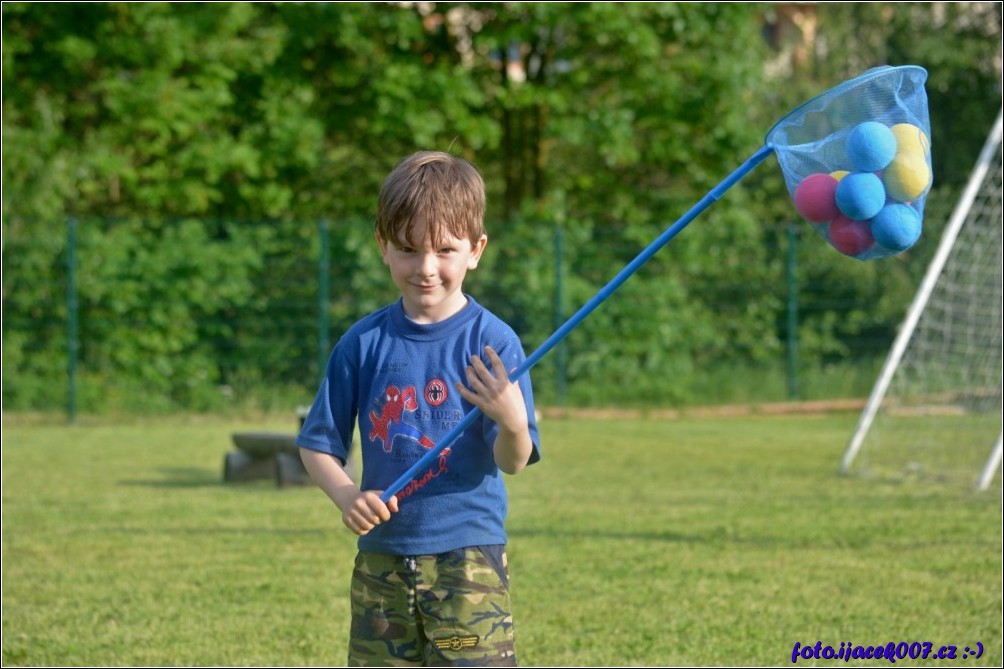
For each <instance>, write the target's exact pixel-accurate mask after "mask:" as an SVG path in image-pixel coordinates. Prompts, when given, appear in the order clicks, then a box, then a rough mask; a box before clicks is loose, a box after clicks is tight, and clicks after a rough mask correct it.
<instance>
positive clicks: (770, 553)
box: [2, 413, 1004, 666]
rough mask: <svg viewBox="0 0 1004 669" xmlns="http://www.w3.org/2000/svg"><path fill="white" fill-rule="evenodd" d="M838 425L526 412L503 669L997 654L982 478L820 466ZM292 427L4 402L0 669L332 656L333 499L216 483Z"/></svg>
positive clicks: (335, 659) (997, 546) (996, 584)
mask: <svg viewBox="0 0 1004 669" xmlns="http://www.w3.org/2000/svg"><path fill="white" fill-rule="evenodd" d="M857 417H858V416H857V414H856V413H844V414H831V415H826V416H804V415H803V416H756V415H753V416H744V417H731V418H715V419H712V418H687V417H684V418H679V419H676V420H661V421H660V420H653V419H640V420H572V419H545V420H544V421H543V422H542V424H541V429H542V432H543V439H544V444H543V454H544V455H543V459H542V460H541V462H540V463H539V464H537V465H534V466H533V467H531V468H530V469H528V470H526V472H524V473H522V474H520V475H519V476H516V477H513V478H510V479H509V481H508V482H509V489H510V517H509V530H510V545H509V559H510V570H511V575H512V594H513V605H514V608H515V616H516V626H517V644H518V652H519V655H520V661H521V664H524V665H550V666H569V665H586V666H604V665H689V664H694V665H705V666H706V665H731V664H738V665H759V666H762V665H791V657H792V649H793V646H794V644H795V643H796V642H799V643H801V644H802V645H803V646H805V645H807V646H812V645H814V644H815V643H816V642H817V641H822V644H823V646H826V645H832V646H833V647H834V648H835V649H838V648H839V646H840V644H841V642H845V643H847V644H852V645H855V646H857V645H861V646H877V645H883V646H884V645H885V644H887V643H888V642H895V643H899V642H907V643H910V642H921V643H923V642H930V643H931V644H932V646H933V649H934V651H935V652H936V651H937V650H938V649H940V647H941V646H957V648H958V649H957V651H956V652H957V655H958V659H956V660H944V661H943V662H944V663H945V664H949V663H950V664H966V665H976V666H994V665H997V666H999V665H1001V664H1002V661H1004V653H1002V614H1001V611H1002V576H1001V575H1002V538H1001V521H1002V509H1001V484H1000V476H999V475H998V477H997V479H996V480H995V482H994V485H993V487H992V489H991V490H990V491H989V492H986V493H977V492H974V491H973V490H972V489H971V488H970V487H966V486H959V485H948V484H945V483H939V482H931V481H923V480H905V481H898V482H897V481H894V480H891V479H889V480H882V479H876V478H858V477H841V476H839V475H837V473H836V471H837V468H838V466H839V463H840V458H841V456H842V455H843V450H844V448H845V446H846V443H847V440H848V438H849V436H850V434H851V432H852V431H853V428H854V425H855V423H856V421H857ZM294 424H295V419H294V418H293V417H290V418H289V419H285V418H277V419H270V420H266V421H259V422H253V423H252V422H249V421H235V420H226V419H222V418H221V419H208V418H192V419H178V420H173V421H171V420H167V419H158V420H156V421H153V422H150V423H144V424H140V423H139V422H138V421H136V422H132V423H123V424H117V425H101V424H82V425H79V426H76V427H67V426H60V425H55V424H49V425H45V424H40V423H35V424H32V423H31V422H29V421H27V420H25V419H23V418H18V417H16V416H14V417H11V416H6V417H5V419H4V433H3V434H4V437H3V449H2V452H3V468H2V473H3V657H2V659H3V665H4V666H13V665H34V666H39V665H72V666H83V665H118V666H125V665H175V666H181V665H318V666H331V665H340V664H343V663H344V658H345V648H346V635H347V632H348V597H347V591H348V582H349V575H350V570H351V564H352V558H353V556H354V554H355V546H354V537H353V536H352V535H351V534H349V532H348V531H347V530H345V529H344V528H343V527H342V525H341V521H340V518H339V516H338V514H337V512H336V510H335V508H334V507H333V506H332V505H331V504H330V503H329V502H328V501H327V500H326V498H325V497H324V496H323V494H322V493H320V492H319V491H318V490H317V489H316V488H314V487H304V488H285V489H278V488H276V487H275V486H274V484H271V483H268V482H260V483H245V484H223V483H222V480H221V478H222V477H221V474H222V465H223V456H224V454H225V453H226V451H228V450H229V449H230V448H231V446H230V433H231V432H235V431H256V430H279V431H284V432H291V431H292V429H293V425H294ZM977 474H978V472H974V473H973V476H974V477H975V476H976V475H977ZM977 642H980V643H982V644H983V647H984V652H983V655H982V657H980V658H979V659H976V658H974V657H971V656H970V657H968V658H967V659H964V660H963V659H962V655H963V653H964V650H963V649H964V648H966V647H970V648H975V647H976V646H975V644H976V643H977ZM833 662H835V660H830V661H826V660H808V661H807V660H802V659H801V658H799V660H798V664H817V665H832V664H833ZM934 662H935V663H936V662H937V661H934ZM841 663H842V662H841ZM885 663H887V661H886V660H878V661H877V660H874V659H872V660H855V661H851V662H850V663H847V664H850V665H858V666H861V665H864V666H876V664H885ZM923 663H924V662H923V661H922V660H915V661H911V660H909V659H906V660H901V661H899V662H898V663H897V664H900V665H905V666H913V665H917V664H923ZM842 664H843V663H842Z"/></svg>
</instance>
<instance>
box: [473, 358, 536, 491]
mask: <svg viewBox="0 0 1004 669" xmlns="http://www.w3.org/2000/svg"><path fill="white" fill-rule="evenodd" d="M485 353H486V354H487V355H488V360H489V361H490V362H491V363H492V369H491V370H489V369H488V367H486V366H485V364H484V363H483V362H482V361H481V358H480V357H478V356H473V359H472V360H471V365H470V366H469V367H468V368H467V382H468V383H469V384H470V388H465V387H464V385H463V384H462V383H458V384H457V390H458V391H459V392H460V395H461V397H463V398H464V399H465V400H467V401H468V402H470V403H471V404H473V405H474V406H476V407H478V408H479V409H481V411H483V412H484V413H485V415H486V416H488V417H489V418H491V419H492V420H494V421H495V423H496V424H497V425H498V426H499V433H498V437H496V439H495V443H494V444H493V446H492V448H493V452H494V455H495V464H496V465H498V468H499V469H501V470H502V471H504V472H505V473H506V474H518V473H519V472H520V471H522V470H523V468H524V467H526V465H527V463H529V461H530V455H531V454H532V453H533V440H532V439H531V438H530V421H529V419H528V418H527V414H526V404H525V403H524V402H523V393H522V392H520V389H519V383H518V382H516V383H513V382H511V381H510V380H509V374H508V373H506V370H505V365H504V364H502V359H501V358H499V356H498V353H496V352H495V350H494V349H493V348H492V347H491V346H486V347H485Z"/></svg>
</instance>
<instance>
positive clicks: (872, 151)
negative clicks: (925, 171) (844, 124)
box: [847, 121, 896, 172]
mask: <svg viewBox="0 0 1004 669" xmlns="http://www.w3.org/2000/svg"><path fill="white" fill-rule="evenodd" d="M895 156H896V135H895V134H893V132H892V130H890V129H889V128H888V127H886V126H885V125H884V124H882V123H878V122H877V121H866V122H864V123H860V124H858V125H856V126H855V127H854V129H853V130H851V134H849V135H848V136H847V157H848V158H849V159H850V161H851V165H853V166H854V169H855V170H857V171H858V172H878V171H879V170H883V169H885V167H886V165H888V164H889V163H891V162H892V159H893V158H894V157H895Z"/></svg>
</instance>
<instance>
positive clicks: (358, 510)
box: [342, 490, 398, 536]
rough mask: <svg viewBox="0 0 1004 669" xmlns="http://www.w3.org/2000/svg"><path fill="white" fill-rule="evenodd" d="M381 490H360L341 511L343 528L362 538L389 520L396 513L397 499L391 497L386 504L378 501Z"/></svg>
mask: <svg viewBox="0 0 1004 669" xmlns="http://www.w3.org/2000/svg"><path fill="white" fill-rule="evenodd" d="M382 492H383V491H382V490H361V491H360V492H359V494H358V495H357V496H356V498H355V499H354V500H352V502H351V503H350V504H349V505H348V506H346V507H344V509H343V510H342V522H343V523H345V526H346V527H347V528H349V529H350V530H352V531H353V532H355V533H356V534H358V535H359V536H363V535H364V534H368V533H369V531H370V530H372V529H373V528H374V527H376V526H377V525H379V524H380V523H383V522H386V521H388V520H390V515H391V514H392V513H397V508H398V507H397V497H396V496H395V497H391V498H390V501H388V502H387V503H386V504H384V503H383V500H381V499H380V493H382Z"/></svg>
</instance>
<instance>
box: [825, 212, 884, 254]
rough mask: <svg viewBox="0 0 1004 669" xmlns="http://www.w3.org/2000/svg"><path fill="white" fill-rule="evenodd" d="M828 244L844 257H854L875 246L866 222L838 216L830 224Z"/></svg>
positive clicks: (841, 215)
mask: <svg viewBox="0 0 1004 669" xmlns="http://www.w3.org/2000/svg"><path fill="white" fill-rule="evenodd" d="M830 244H832V245H833V248H835V249H836V250H838V251H840V252H841V253H843V254H844V255H848V256H856V255H858V254H859V253H864V252H865V251H867V250H868V249H870V248H872V247H873V246H875V238H874V237H872V233H871V230H870V229H869V225H868V222H867V221H855V220H854V219H852V218H847V217H846V216H844V215H843V214H840V215H839V216H837V217H836V218H834V219H833V221H831V222H830Z"/></svg>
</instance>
